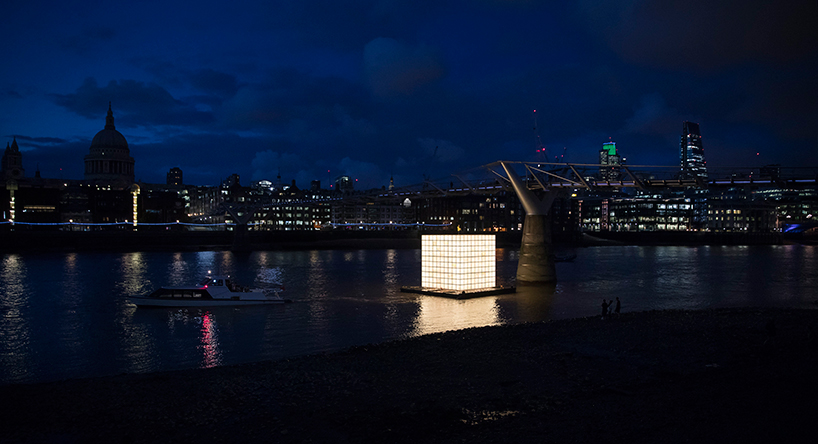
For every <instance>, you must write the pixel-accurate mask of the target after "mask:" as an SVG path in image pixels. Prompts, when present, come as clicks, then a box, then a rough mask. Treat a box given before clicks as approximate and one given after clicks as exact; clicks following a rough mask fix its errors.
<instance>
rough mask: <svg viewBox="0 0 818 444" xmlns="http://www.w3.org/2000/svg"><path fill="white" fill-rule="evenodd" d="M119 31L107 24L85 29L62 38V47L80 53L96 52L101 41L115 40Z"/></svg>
mask: <svg viewBox="0 0 818 444" xmlns="http://www.w3.org/2000/svg"><path fill="white" fill-rule="evenodd" d="M116 36H117V31H116V29H114V28H111V27H107V26H95V27H90V28H86V29H84V30H83V31H82V32H80V33H79V34H74V35H70V36H67V37H65V38H64V39H63V40H62V48H63V49H65V50H68V51H71V52H74V53H76V54H79V55H88V54H91V53H93V52H95V48H97V47H98V46H99V45H100V44H101V43H107V42H110V41H112V40H114V39H115V38H116Z"/></svg>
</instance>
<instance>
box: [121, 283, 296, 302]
mask: <svg viewBox="0 0 818 444" xmlns="http://www.w3.org/2000/svg"><path fill="white" fill-rule="evenodd" d="M128 299H129V300H130V301H131V302H132V303H134V304H136V305H137V306H138V307H220V306H234V305H265V304H283V303H286V302H292V301H290V300H288V299H283V298H281V296H279V295H278V294H276V293H274V292H271V291H269V290H264V289H260V288H250V287H243V286H241V285H238V284H237V283H235V282H234V281H233V280H232V279H230V276H215V275H208V276H207V277H205V278H204V279H203V280H202V281H201V282H200V283H199V285H195V286H188V287H161V288H159V289H158V290H156V291H154V292H152V293H150V294H148V295H145V296H131V297H130V298H128Z"/></svg>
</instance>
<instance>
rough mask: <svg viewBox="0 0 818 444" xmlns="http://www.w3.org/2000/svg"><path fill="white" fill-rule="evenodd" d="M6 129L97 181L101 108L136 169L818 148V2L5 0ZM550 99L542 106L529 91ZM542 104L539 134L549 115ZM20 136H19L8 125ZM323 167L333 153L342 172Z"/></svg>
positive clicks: (33, 163) (289, 167)
mask: <svg viewBox="0 0 818 444" xmlns="http://www.w3.org/2000/svg"><path fill="white" fill-rule="evenodd" d="M0 15H1V16H2V17H3V20H2V26H0V62H2V69H0V108H2V113H0V137H2V138H3V139H0V140H2V142H11V140H12V137H14V136H16V138H17V142H18V144H19V146H20V148H21V150H22V151H23V166H24V167H25V169H26V176H29V177H31V176H33V175H34V172H35V170H36V169H37V168H38V166H39V170H40V172H41V175H42V176H43V177H48V178H65V179H81V178H82V176H83V171H84V165H83V156H85V155H86V154H88V148H89V146H90V143H91V139H92V138H93V136H94V135H95V134H96V132H97V131H99V130H101V129H102V128H103V127H104V125H105V115H106V112H107V110H108V102H109V101H110V102H112V104H113V111H114V116H115V119H116V128H117V130H119V131H120V132H121V133H122V134H123V135H124V136H125V137H126V138H127V140H128V143H129V146H130V150H131V155H132V156H133V157H134V159H135V160H136V165H135V169H136V179H137V180H141V181H143V182H150V183H164V182H165V175H166V173H167V171H168V169H170V168H171V167H180V168H182V170H183V171H184V175H185V183H187V184H197V185H216V184H218V183H219V182H220V180H222V179H224V178H226V177H227V176H229V175H230V174H232V173H238V174H240V175H241V180H242V184H244V185H249V184H250V182H251V181H254V180H259V179H270V180H275V177H276V175H277V174H278V172H279V171H280V173H281V177H282V181H283V182H285V183H289V182H290V181H291V180H293V179H295V180H296V181H297V184H298V185H299V186H300V187H308V186H309V181H311V180H314V179H318V180H321V183H322V186H324V187H327V185H328V181H329V179H330V178H331V179H333V180H334V178H335V177H336V176H338V175H340V174H348V175H350V176H351V177H353V178H355V179H358V183H357V184H356V188H357V189H362V188H369V187H381V186H383V185H388V183H389V177H390V176H394V178H395V183H396V185H398V186H401V185H409V184H415V183H418V182H420V181H422V180H423V178H424V176H428V177H433V178H438V177H444V176H447V175H449V174H451V173H457V172H460V171H463V170H468V169H471V168H474V167H477V166H479V165H482V164H486V163H489V162H493V161H495V160H501V159H502V160H544V157H543V154H541V153H537V152H536V149H537V148H538V146H539V145H538V142H537V138H538V136H539V139H540V140H541V143H542V145H543V146H544V147H545V148H546V149H547V151H548V157H549V158H551V159H553V157H554V156H555V155H563V154H564V153H565V154H566V155H565V157H564V160H566V161H570V162H589V163H596V162H597V156H598V154H597V153H598V151H599V149H600V148H601V144H602V143H603V142H606V141H608V140H609V138H610V140H613V141H615V142H616V143H617V147H618V148H619V152H620V155H622V156H624V157H626V158H627V162H628V163H629V164H634V165H637V164H638V165H646V164H650V165H677V164H678V150H679V136H680V133H681V129H682V121H684V120H692V121H694V122H698V123H699V124H700V125H701V131H702V136H703V142H704V148H705V155H706V157H707V160H708V166H709V167H711V168H712V167H727V166H730V167H732V166H760V165H764V164H770V163H780V164H782V165H784V166H805V165H808V166H818V131H817V130H816V124H817V123H818V86H816V79H818V32H817V31H816V28H815V24H816V23H818V4H817V3H816V1H815V0H804V1H787V0H779V1H775V2H773V1H756V0H741V1H739V0H729V1H713V0H685V1H677V0H661V1H640V0H619V1H612V0H577V1H572V2H564V1H533V0H530V1H526V0H520V1H514V0H506V1H500V0H482V1H481V0H471V1H445V0H443V1H441V0H433V1H426V0H412V1H386V0H384V1H376V0H371V1H366V0H360V1H329V0H322V1H313V0H294V1H289V0H275V1H252V2H243V1H237V2H226V1H208V0H199V1H197V2H178V1H173V0H162V1H139V2H123V3H122V4H120V3H119V2H112V1H92V0H83V1H62V2H56V1H45V2H43V1H36V0H4V1H3V2H2V6H0ZM535 109H536V110H537V112H536V115H537V117H536V119H535V117H534V113H533V110H535ZM535 121H536V127H537V128H536V131H535V129H534V126H535ZM3 147H5V143H4V144H3ZM328 170H329V172H328Z"/></svg>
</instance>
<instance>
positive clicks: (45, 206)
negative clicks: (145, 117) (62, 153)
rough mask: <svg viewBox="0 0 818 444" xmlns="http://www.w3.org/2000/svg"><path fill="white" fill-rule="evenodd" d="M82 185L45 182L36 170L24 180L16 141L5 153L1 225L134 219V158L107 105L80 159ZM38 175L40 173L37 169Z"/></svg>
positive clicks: (78, 182) (0, 186) (0, 190)
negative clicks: (100, 126) (102, 123)
mask: <svg viewBox="0 0 818 444" xmlns="http://www.w3.org/2000/svg"><path fill="white" fill-rule="evenodd" d="M84 161H85V175H84V178H83V179H82V180H71V179H69V180H64V179H46V178H42V177H40V174H39V171H37V173H36V174H35V176H34V177H26V176H25V170H24V169H23V156H22V153H21V152H20V149H19V146H18V145H17V138H16V137H15V138H14V141H13V142H12V143H11V144H10V145H9V144H6V149H5V151H4V152H3V158H2V162H1V165H2V168H0V177H2V179H3V181H2V183H0V214H2V218H3V220H7V221H15V222H35V223H55V222H73V223H110V222H122V221H129V220H133V219H134V218H135V216H136V214H135V209H134V203H135V197H134V196H136V195H137V194H138V190H139V186H138V185H136V184H135V183H134V159H133V157H131V153H130V150H129V148H128V141H127V140H125V136H123V135H122V134H121V133H120V132H119V131H117V130H116V127H115V126H114V113H113V110H112V109H111V104H110V103H108V115H107V117H106V118H105V127H104V128H103V129H102V130H101V131H99V132H98V133H97V134H96V135H95V136H94V138H93V139H92V141H91V146H90V148H89V151H88V154H87V155H86V156H85V157H84ZM38 170H39V168H38Z"/></svg>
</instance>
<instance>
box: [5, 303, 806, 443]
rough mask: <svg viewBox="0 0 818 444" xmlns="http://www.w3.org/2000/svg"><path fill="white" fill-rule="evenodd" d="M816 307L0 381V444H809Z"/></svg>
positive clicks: (640, 316)
mask: <svg viewBox="0 0 818 444" xmlns="http://www.w3.org/2000/svg"><path fill="white" fill-rule="evenodd" d="M817 336H818V310H792V309H720V310H707V311H653V312H644V313H624V314H621V315H619V316H614V317H610V318H607V319H602V318H600V317H598V316H597V317H590V318H581V319H572V320H564V321H552V322H544V323H533V324H522V325H513V326H503V327H486V328H476V329H468V330H461V331H453V332H447V333H441V334H434V335H428V336H422V337H418V338H413V339H408V340H403V341H397V342H389V343H384V344H376V345H370V346H364V347H356V348H352V349H348V350H345V351H342V352H337V353H328V354H320V355H312V356H304V357H299V358H294V359H289V360H284V361H276V362H262V363H254V364H246V365H239V366H231V367H221V368H214V369H202V370H188V371H179V372H165V373H154V374H131V375H118V376H112V377H104V378H95V379H84V380H69V381H61V382H55V383H44V384H33V385H8V386H0V400H2V402H0V414H1V415H2V418H3V420H2V421H0V442H3V443H17V442H32V443H86V442H107V443H154V442H178V443H188V442H189V443H202V442H242V443H244V442H250V443H255V442H288V443H289V442H293V443H295V442H332V443H345V442H348V443H360V442H364V443H368V442H372V443H375V442H377V443H392V442H395V443H451V442H455V443H459V442H467V443H475V442H476V443H494V442H515V443H527V442H531V443H535V442H536V443H543V442H556V443H562V442H577V443H582V442H622V443H625V442H627V443H634V442H636V443H640V442H641V443H656V442H662V443H682V442H695V443H701V442H719V443H723V442H814V441H813V439H814V436H811V434H812V433H811V432H812V430H813V429H814V423H815V421H816V412H817V411H818V409H816V407H815V406H816V400H818V380H817V379H818V337H817Z"/></svg>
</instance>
